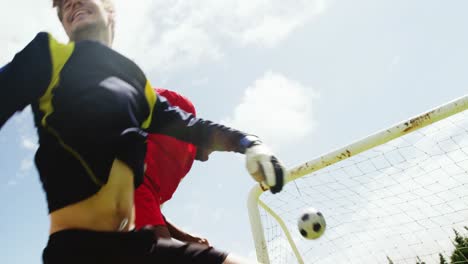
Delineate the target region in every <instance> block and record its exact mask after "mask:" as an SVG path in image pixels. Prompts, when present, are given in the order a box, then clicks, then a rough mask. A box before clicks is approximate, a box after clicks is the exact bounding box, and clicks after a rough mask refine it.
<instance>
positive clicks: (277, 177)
mask: <svg viewBox="0 0 468 264" xmlns="http://www.w3.org/2000/svg"><path fill="white" fill-rule="evenodd" d="M245 157H246V167H247V170H248V171H249V173H250V175H252V177H253V178H254V179H255V180H256V181H257V182H260V183H263V184H264V185H266V186H268V188H270V191H271V192H272V193H278V192H280V191H281V189H282V188H283V185H284V184H285V180H286V169H285V168H284V166H283V165H282V164H281V163H280V162H279V161H278V159H277V158H276V157H275V156H273V153H272V152H271V151H270V149H268V148H267V147H266V146H265V145H263V144H258V145H253V146H252V147H249V148H247V149H246V151H245Z"/></svg>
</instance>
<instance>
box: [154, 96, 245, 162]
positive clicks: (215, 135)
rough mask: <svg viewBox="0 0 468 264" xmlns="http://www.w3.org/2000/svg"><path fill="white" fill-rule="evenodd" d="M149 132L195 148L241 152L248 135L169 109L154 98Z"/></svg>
mask: <svg viewBox="0 0 468 264" xmlns="http://www.w3.org/2000/svg"><path fill="white" fill-rule="evenodd" d="M148 132H149V133H157V134H164V135H168V136H171V137H174V138H176V139H179V140H182V141H185V142H189V143H192V144H194V145H195V146H197V147H199V148H203V149H206V150H207V151H209V152H212V151H233V152H238V153H244V152H245V149H246V148H247V147H249V146H250V145H251V144H250V143H251V142H249V140H247V139H246V138H247V137H246V136H248V134H246V133H244V132H241V131H239V130H235V129H232V128H229V127H226V126H223V125H221V124H217V123H214V122H212V121H209V120H204V119H202V118H197V117H195V116H194V115H193V114H190V113H187V112H185V111H183V110H181V109H180V108H179V107H174V106H172V105H171V104H170V103H169V102H168V101H167V100H166V98H165V97H163V96H161V95H158V96H157V99H156V102H155V105H154V108H153V113H152V120H151V124H150V125H149V127H148Z"/></svg>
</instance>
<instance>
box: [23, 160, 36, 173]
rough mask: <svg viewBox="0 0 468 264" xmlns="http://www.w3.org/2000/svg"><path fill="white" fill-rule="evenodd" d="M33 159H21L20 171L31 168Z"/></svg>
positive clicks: (26, 170)
mask: <svg viewBox="0 0 468 264" xmlns="http://www.w3.org/2000/svg"><path fill="white" fill-rule="evenodd" d="M33 165H34V164H33V161H32V160H31V159H23V160H21V165H20V172H28V171H30V170H31V169H32V168H33Z"/></svg>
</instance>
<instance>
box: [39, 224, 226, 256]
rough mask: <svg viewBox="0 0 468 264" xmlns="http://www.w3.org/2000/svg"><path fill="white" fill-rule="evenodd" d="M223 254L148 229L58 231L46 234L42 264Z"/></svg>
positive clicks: (210, 248)
mask: <svg viewBox="0 0 468 264" xmlns="http://www.w3.org/2000/svg"><path fill="white" fill-rule="evenodd" d="M226 257H227V253H225V252H221V251H218V250H216V249H214V248H213V247H208V246H204V245H201V244H190V243H189V244H186V243H178V242H175V241H171V240H167V239H158V240H156V239H154V234H153V232H151V231H149V230H141V231H133V232H96V231H88V230H65V231H60V232H57V233H54V234H52V235H51V236H50V237H49V242H48V243H47V247H46V248H45V249H44V252H43V255H42V258H43V261H44V264H75V263H76V264H78V263H80V264H84V263H86V264H91V263H99V264H107V263H109V264H133V263H135V264H143V263H144V264H158V263H168V264H172V263H203V264H211V263H213V264H215V263H216V264H221V263H223V262H224V260H225V259H226Z"/></svg>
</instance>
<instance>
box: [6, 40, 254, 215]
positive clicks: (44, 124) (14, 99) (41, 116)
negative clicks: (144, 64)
mask: <svg viewBox="0 0 468 264" xmlns="http://www.w3.org/2000/svg"><path fill="white" fill-rule="evenodd" d="M0 91H1V93H2V97H1V99H0V127H2V126H3V125H4V123H5V122H6V121H7V120H8V119H9V118H10V117H11V116H12V115H13V114H14V113H15V112H16V111H20V110H22V109H24V108H25V107H26V106H27V105H31V106H32V110H33V114H34V121H35V125H36V127H37V131H38V136H39V149H38V150H37V153H36V156H35V164H36V167H37V168H38V171H39V174H40V177H41V181H42V184H43V187H44V190H45V192H46V195H47V201H48V205H49V211H51V212H52V211H54V210H57V209H60V208H62V207H64V206H67V205H69V204H72V203H75V202H78V201H81V200H83V199H86V198H88V197H89V196H91V195H93V194H95V193H96V192H97V191H99V189H100V188H101V187H102V185H104V184H105V183H106V181H107V178H108V175H109V171H110V167H111V164H112V162H113V160H114V159H115V158H119V159H121V160H122V161H124V162H126V163H127V164H128V165H129V166H130V167H131V168H132V169H133V171H134V174H135V186H138V185H139V184H140V183H141V182H142V177H143V174H144V173H143V168H144V156H145V135H146V134H145V133H161V134H166V135H169V136H173V137H176V138H177V139H180V140H184V141H187V142H190V143H193V144H194V145H196V146H198V147H200V148H203V149H207V150H209V151H215V150H220V151H235V152H240V153H243V152H244V151H245V148H246V147H247V146H248V145H249V144H251V142H249V141H248V140H246V138H245V136H246V134H245V133H243V132H240V131H237V130H234V129H230V128H227V127H224V126H222V125H219V124H215V123H213V122H211V121H208V120H203V119H199V118H195V117H194V116H193V115H191V114H188V113H186V112H184V111H182V110H180V109H179V108H177V107H172V106H171V105H169V104H168V103H167V101H166V100H165V98H163V97H161V96H157V94H156V93H155V92H154V90H153V88H152V87H151V85H150V83H149V82H148V80H147V79H146V77H145V74H144V73H143V72H142V71H141V69H140V68H139V67H138V66H137V65H136V64H135V63H134V62H132V61H131V60H129V59H127V58H126V57H124V56H122V55H121V54H119V53H117V52H116V51H114V50H112V49H111V48H109V47H107V46H105V45H102V44H100V43H99V42H95V41H80V42H77V43H74V42H71V43H68V44H61V43H59V42H57V41H56V40H55V39H54V38H53V37H52V36H51V35H50V34H48V33H39V34H38V35H37V36H36V37H35V38H34V40H32V41H31V42H30V43H29V44H28V45H27V46H26V47H25V48H24V49H23V50H22V51H21V52H19V53H18V54H16V56H15V57H14V59H13V60H12V61H11V62H10V63H9V64H7V65H6V66H5V67H3V68H1V69H0Z"/></svg>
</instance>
